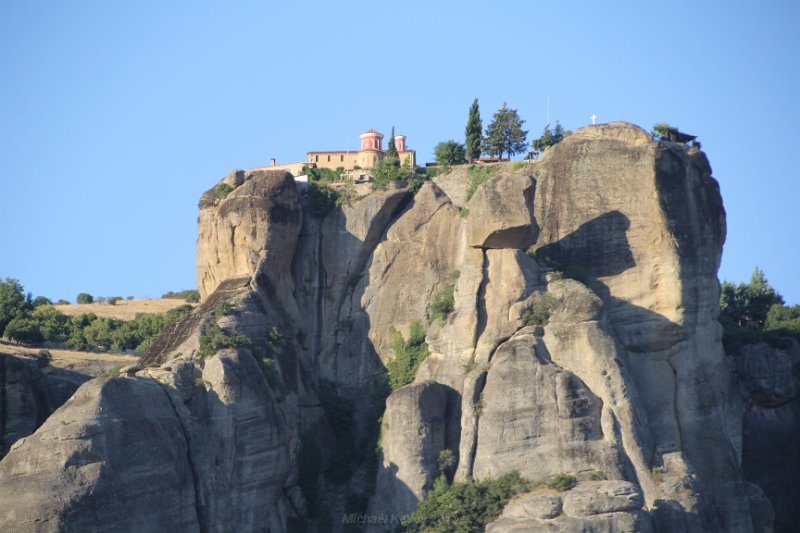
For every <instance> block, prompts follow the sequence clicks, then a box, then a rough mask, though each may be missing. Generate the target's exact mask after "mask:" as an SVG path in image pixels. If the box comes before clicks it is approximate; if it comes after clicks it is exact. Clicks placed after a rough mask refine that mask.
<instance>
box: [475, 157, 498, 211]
mask: <svg viewBox="0 0 800 533" xmlns="http://www.w3.org/2000/svg"><path fill="white" fill-rule="evenodd" d="M498 170H500V167H499V166H497V165H480V166H479V165H470V167H469V169H467V176H468V177H469V184H468V185H467V201H468V202H469V201H470V200H471V199H472V195H473V194H475V191H477V190H478V187H480V186H481V185H483V184H484V183H486V182H487V181H489V178H491V177H492V176H494V175H495V174H497V171H498Z"/></svg>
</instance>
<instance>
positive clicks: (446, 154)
mask: <svg viewBox="0 0 800 533" xmlns="http://www.w3.org/2000/svg"><path fill="white" fill-rule="evenodd" d="M433 154H434V157H436V162H437V163H439V164H440V165H458V164H460V163H465V162H466V160H465V157H464V155H465V154H464V145H463V144H461V143H459V142H456V141H454V140H452V139H451V140H449V141H442V142H440V143H439V144H437V145H436V148H434V150H433Z"/></svg>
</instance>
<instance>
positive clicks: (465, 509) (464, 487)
mask: <svg viewBox="0 0 800 533" xmlns="http://www.w3.org/2000/svg"><path fill="white" fill-rule="evenodd" d="M531 487H532V484H531V482H530V481H528V480H527V479H525V478H523V477H522V476H520V474H519V472H509V473H507V474H505V475H503V476H501V477H499V478H497V479H484V480H480V481H467V482H458V483H454V484H453V485H449V484H448V483H447V479H446V478H445V476H440V477H439V478H438V479H437V480H436V482H435V483H434V486H433V489H431V491H430V492H428V494H427V496H426V497H425V500H423V501H422V503H420V505H419V508H417V510H416V511H415V512H414V513H413V514H412V515H411V516H410V517H409V518H407V519H406V520H404V521H403V530H404V531H413V532H423V531H424V532H432V533H433V532H435V533H472V532H475V533H479V532H482V531H483V530H484V528H485V527H486V525H487V524H489V523H490V522H493V521H494V520H496V519H497V517H499V516H500V513H502V512H503V508H504V507H505V506H506V504H507V503H508V502H509V500H511V498H513V497H514V496H516V495H517V494H520V493H523V492H526V491H528V490H530V489H531Z"/></svg>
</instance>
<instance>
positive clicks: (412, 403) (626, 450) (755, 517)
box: [0, 123, 797, 532]
mask: <svg viewBox="0 0 800 533" xmlns="http://www.w3.org/2000/svg"><path fill="white" fill-rule="evenodd" d="M459 172H460V171H456V172H454V173H452V174H450V175H444V176H440V177H438V178H437V179H435V180H434V181H433V182H429V183H426V184H425V185H424V186H423V187H422V188H421V189H420V190H419V191H418V192H417V193H416V194H412V193H411V192H410V191H408V190H407V189H405V188H403V187H401V186H398V187H391V188H390V189H389V190H387V191H382V192H375V193H372V194H370V195H367V196H365V197H362V198H358V199H356V200H354V201H353V202H351V203H350V204H348V205H344V206H342V207H340V208H336V209H334V210H332V211H331V212H330V213H329V214H327V215H326V216H325V217H323V218H321V219H320V218H318V217H315V216H313V215H312V214H311V212H310V211H309V209H308V207H307V205H306V204H307V198H306V196H305V194H303V193H298V191H297V189H296V187H295V184H294V181H293V179H292V178H291V176H290V175H288V174H285V173H283V172H278V171H251V172H247V173H242V172H238V173H233V174H232V175H231V176H229V177H228V178H226V180H225V183H226V185H228V186H229V187H230V188H231V189H232V190H231V191H230V192H229V193H228V194H227V196H225V197H224V198H219V199H217V200H214V201H207V202H204V203H203V205H204V207H203V208H201V212H200V216H199V219H198V226H199V227H198V232H199V238H198V255H197V269H198V285H199V287H200V291H201V293H202V295H203V297H204V301H203V303H202V305H200V306H199V307H198V308H197V309H196V310H195V311H194V312H193V313H192V315H190V316H189V317H187V318H186V319H184V320H183V321H181V322H180V323H178V324H176V325H175V326H174V327H172V328H170V329H169V331H167V332H165V334H164V335H163V336H162V338H160V339H159V340H158V342H156V343H154V345H153V347H152V348H151V349H150V350H149V351H148V353H147V354H146V355H145V357H144V358H143V359H142V366H143V367H144V369H143V370H141V371H139V372H138V373H136V374H135V375H131V376H128V377H123V378H119V379H114V380H92V381H90V382H88V383H86V384H84V385H83V386H82V387H81V388H80V389H79V390H78V392H77V393H76V394H75V395H74V397H73V398H72V399H71V400H70V401H68V402H67V403H66V404H65V405H64V406H62V407H61V408H60V409H58V410H57V411H56V412H55V413H54V414H52V415H51V416H50V418H48V419H47V421H46V422H45V423H44V425H42V426H41V427H40V428H39V429H38V430H37V431H36V432H35V433H33V434H32V435H30V436H28V437H26V438H25V439H22V440H19V441H17V442H16V443H15V444H14V446H13V447H12V449H11V451H10V452H9V454H8V456H7V457H6V458H5V459H3V461H2V462H0V479H2V480H3V483H2V484H0V529H3V530H5V529H9V528H12V529H15V530H19V531H59V530H64V531H78V530H80V531H101V530H110V529H115V530H124V531H132V530H138V531H156V530H185V531H195V530H196V531H287V530H288V529H289V528H292V529H293V530H298V529H300V530H317V531H341V530H343V529H344V528H345V524H343V521H342V519H341V517H342V516H343V515H345V516H347V515H348V514H351V513H366V516H371V517H384V518H385V517H399V516H404V515H407V514H408V513H410V512H413V511H414V509H415V508H416V507H417V505H418V503H419V501H420V500H421V499H422V498H423V497H424V496H425V494H426V492H427V491H428V490H430V488H431V487H432V485H433V482H434V480H435V479H436V477H437V476H439V475H440V472H439V470H438V459H439V457H440V456H441V454H442V452H443V451H445V450H449V452H450V453H451V454H452V456H453V458H454V464H453V465H452V469H451V471H449V472H448V474H447V475H448V476H449V477H450V478H451V480H452V479H454V480H466V479H469V478H471V477H476V478H484V477H495V476H499V475H502V474H503V473H506V472H508V471H511V470H517V471H519V472H520V473H521V474H522V475H524V476H525V477H527V478H529V479H531V480H533V481H541V480H546V479H548V478H550V477H552V476H554V475H557V474H561V473H569V474H572V475H574V476H576V477H577V478H578V480H579V484H578V486H577V487H575V488H574V489H572V490H570V491H568V492H566V493H554V492H553V491H548V490H544V489H536V490H534V491H532V492H530V493H527V494H523V495H521V496H520V497H518V498H517V499H515V500H513V501H512V502H511V503H510V504H509V505H508V506H507V507H506V509H505V511H504V512H503V514H502V515H501V516H500V518H499V519H498V520H497V521H496V522H494V523H493V524H491V525H490V526H489V528H488V530H489V531H492V532H503V531H520V530H525V531H540V530H541V531H551V530H559V531H650V530H654V531H665V532H666V531H670V532H672V531H737V532H738V531H741V532H749V531H768V530H769V529H770V528H771V527H772V517H773V514H772V512H773V511H772V506H771V505H770V502H769V501H768V500H767V499H766V498H765V497H764V495H763V493H762V492H761V490H760V489H759V488H758V487H757V486H756V485H754V484H751V483H749V482H747V481H745V478H744V477H743V473H742V454H743V450H744V454H745V457H746V458H747V457H750V456H751V455H752V454H753V450H754V447H753V445H752V442H753V441H752V439H751V440H749V441H748V438H747V425H745V440H744V446H743V443H742V434H743V425H742V416H743V413H745V412H747V413H748V415H747V416H749V417H750V418H753V417H756V418H758V417H759V416H761V415H760V413H758V412H757V411H756V410H754V409H753V408H752V407H748V406H747V405H746V404H745V403H743V402H742V396H741V394H740V392H739V390H738V388H737V386H736V383H735V381H734V380H733V377H732V373H731V368H730V365H729V364H728V361H729V360H730V358H728V359H726V356H725V354H724V353H723V350H722V345H721V342H720V339H721V328H720V327H719V324H718V323H717V322H716V318H717V314H718V302H719V285H718V282H717V278H716V271H717V268H718V266H719V261H720V255H721V251H722V244H723V242H724V239H725V214H724V210H723V208H722V201H721V198H720V194H719V188H718V186H717V183H716V181H715V180H714V179H713V178H712V177H711V169H710V166H709V164H708V161H707V160H706V158H705V155H704V154H703V153H702V152H699V151H697V150H696V149H688V148H687V147H685V146H684V145H681V144H677V143H657V142H654V141H652V140H651V138H650V136H649V135H647V133H645V132H644V131H642V130H641V129H639V128H637V127H635V126H633V125H630V124H626V123H612V124H608V125H598V126H589V127H586V128H583V129H581V130H578V131H577V132H575V133H574V134H573V135H572V136H570V137H568V138H567V139H566V140H564V141H563V142H561V143H559V144H558V145H556V146H555V147H553V148H552V149H550V150H548V151H547V152H546V153H545V154H544V155H543V157H542V158H541V160H539V161H538V162H535V163H529V164H525V165H521V166H520V165H511V164H505V165H500V169H499V171H498V173H497V174H496V175H495V176H494V177H493V178H492V179H490V180H489V181H487V182H486V183H485V184H483V185H482V186H481V187H480V188H478V189H477V191H476V192H475V194H474V195H473V197H472V198H471V199H470V200H469V202H467V201H466V195H465V194H464V191H465V189H466V186H467V183H466V180H467V179H468V176H467V175H466V174H464V175H463V176H462V178H463V179H461V178H459V177H458V174H459ZM213 190H217V189H216V188H215V189H212V191H213ZM208 194H209V195H210V196H208V197H207V198H211V193H208ZM220 196H222V195H220ZM462 208H467V209H462ZM467 213H468V214H467ZM465 215H466V216H465ZM561 271H567V272H579V273H582V276H576V277H585V279H584V280H583V281H585V283H581V282H579V281H575V280H573V279H565V278H564V277H563V276H562V275H561V274H560V272H561ZM447 290H449V291H452V294H453V304H452V310H449V309H448V312H446V313H444V314H445V316H444V317H442V318H438V319H437V318H435V317H434V315H433V314H432V313H431V312H430V308H431V304H432V302H433V301H435V300H437V299H438V298H440V296H441V294H442V293H443V291H447ZM221 302H227V304H229V306H220V305H218V304H220V303H221ZM542 302H547V305H548V306H549V311H550V312H549V315H550V316H549V320H545V321H539V322H538V323H535V322H536V321H532V320H531V319H530V316H531V309H532V308H534V307H535V306H538V305H541V303H542ZM415 321H416V322H420V323H421V324H422V325H423V326H424V328H425V330H426V341H427V344H428V346H429V349H430V355H429V356H428V357H427V358H426V359H425V361H424V362H423V363H422V365H421V366H420V367H419V369H418V370H417V373H416V378H415V379H414V381H413V382H412V383H410V384H408V385H406V386H404V387H401V388H399V389H397V390H396V391H394V392H392V393H391V394H390V395H389V396H388V398H386V399H385V402H384V398H385V392H384V389H383V387H382V384H383V383H384V382H385V375H386V374H385V372H386V371H385V365H386V363H387V362H388V361H389V360H390V359H391V358H393V357H394V356H395V353H394V350H393V348H392V345H393V342H394V340H395V338H396V333H395V330H399V331H400V332H401V334H406V335H407V334H408V331H409V328H410V325H411V324H412V323H413V322H415ZM745 357H748V356H745ZM753 357H756V356H753ZM747 360H748V361H752V360H754V359H753V358H752V357H751V358H750V359H747ZM742 364H744V365H745V367H747V368H753V367H754V366H758V367H759V368H764V369H765V371H764V372H760V373H758V376H762V377H763V375H766V374H768V373H769V372H768V371H767V370H769V369H773V370H774V368H775V365H774V364H773V363H747V364H745V363H742ZM748 365H749V366H748ZM770 365H773V366H770ZM770 371H772V370H770ZM773 374H777V372H773ZM765 379H766V378H765ZM779 381H780V380H779V379H777V378H775V379H773V380H772V381H769V382H768V383H767V382H766V381H764V380H763V379H762V380H760V381H759V380H753V383H751V385H752V386H751V387H750V388H749V389H748V390H749V391H750V392H749V394H752V395H753V398H755V400H754V402H755V403H756V404H758V405H761V404H763V403H764V402H767V403H768V404H769V405H770V406H778V408H780V407H781V406H786V405H794V404H791V403H787V402H786V401H784V399H785V398H788V397H791V398H792V399H795V398H796V397H797V394H796V390H795V389H792V386H793V385H792V386H790V385H786V384H783V383H782V382H780V383H779ZM765 398H766V399H765ZM776 398H780V400H777V399H776ZM787 401H788V400H787ZM792 401H794V400H792ZM759 402H761V403H759ZM776 402H777V403H776ZM746 409H749V410H747V411H745V410H746ZM787 409H789V410H791V409H793V407H787ZM381 416H382V422H381V423H380V432H381V435H380V441H379V443H380V450H381V451H380V456H379V458H378V460H377V463H376V462H375V458H374V455H373V453H372V451H373V450H374V448H375V446H376V443H377V441H378V435H377V432H378V430H379V422H378V418H379V417H381ZM782 416H787V417H788V416H791V413H790V412H789V411H787V413H786V414H784V415H782ZM758 420H759V421H758V422H751V427H755V426H758V425H759V424H760V425H763V424H766V423H767V419H764V418H759V419H758ZM753 424H755V426H754V425H753ZM775 438H778V437H777V435H776V437H775ZM748 442H750V443H751V444H748ZM756 448H757V446H756ZM748 454H750V455H748ZM756 455H757V453H756ZM745 464H759V461H758V460H757V459H755V460H751V461H750V462H749V463H747V462H746V463H745ZM33 465H35V466H33ZM598 478H602V480H600V479H598ZM748 479H750V480H753V481H756V482H759V479H757V476H749V477H748ZM759 484H761V483H760V482H759ZM767 484H769V483H767ZM761 485H762V486H764V485H763V484H761ZM396 525H397V524H396V523H393V520H391V519H390V520H383V519H380V520H374V521H373V523H370V524H367V526H366V529H368V530H393V529H394V528H395V526H396Z"/></svg>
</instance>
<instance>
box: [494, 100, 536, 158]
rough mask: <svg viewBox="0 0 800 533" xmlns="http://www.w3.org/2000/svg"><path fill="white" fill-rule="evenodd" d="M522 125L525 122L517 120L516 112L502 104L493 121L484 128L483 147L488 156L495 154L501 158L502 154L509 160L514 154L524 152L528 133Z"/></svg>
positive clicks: (517, 114) (526, 146)
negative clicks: (506, 155)
mask: <svg viewBox="0 0 800 533" xmlns="http://www.w3.org/2000/svg"><path fill="white" fill-rule="evenodd" d="M524 123H525V121H524V120H522V119H521V118H519V113H517V110H516V109H511V108H510V107H508V106H507V105H506V103H505V102H503V107H501V108H500V109H499V110H498V111H497V113H495V114H494V119H493V120H492V122H491V124H489V126H488V127H487V128H486V138H485V139H484V141H483V145H484V147H485V148H486V150H487V151H488V152H489V153H490V154H496V155H497V156H498V157H503V153H506V154H508V157H509V158H510V157H511V156H512V155H514V154H518V153H521V152H524V151H525V150H527V148H528V145H527V144H526V142H525V138H526V137H527V136H528V132H527V131H525V130H523V129H522V124H524Z"/></svg>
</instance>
